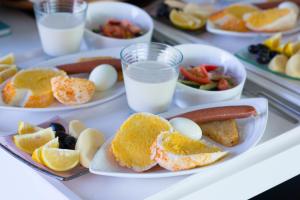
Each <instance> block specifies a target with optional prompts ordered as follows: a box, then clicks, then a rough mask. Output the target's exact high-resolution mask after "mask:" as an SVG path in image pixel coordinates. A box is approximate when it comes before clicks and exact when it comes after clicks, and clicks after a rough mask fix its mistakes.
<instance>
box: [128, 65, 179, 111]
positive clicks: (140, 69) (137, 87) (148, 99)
mask: <svg viewBox="0 0 300 200" xmlns="http://www.w3.org/2000/svg"><path fill="white" fill-rule="evenodd" d="M177 78H178V73H177V72H176V71H175V69H174V68H171V67H169V66H167V65H165V64H164V63H159V62H157V61H142V62H138V63H135V64H131V65H128V67H127V68H126V70H125V71H124V81H125V87H126V96H127V101H128V105H129V107H130V108H131V109H133V110H134V111H137V112H151V113H160V112H164V111H166V110H167V109H168V107H169V105H170V103H171V102H172V99H173V95H174V90H175V86H176V82H177Z"/></svg>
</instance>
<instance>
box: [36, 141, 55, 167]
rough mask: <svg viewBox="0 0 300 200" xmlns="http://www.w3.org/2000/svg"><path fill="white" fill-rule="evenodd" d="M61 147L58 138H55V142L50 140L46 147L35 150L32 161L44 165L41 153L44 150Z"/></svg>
mask: <svg viewBox="0 0 300 200" xmlns="http://www.w3.org/2000/svg"><path fill="white" fill-rule="evenodd" d="M58 147H59V142H58V137H57V138H54V139H53V140H50V141H49V142H48V143H46V144H45V145H44V146H41V147H39V148H37V149H35V150H34V152H33V154H32V156H31V157H32V160H34V161H35V162H38V163H40V164H44V163H43V161H42V158H41V151H42V148H58Z"/></svg>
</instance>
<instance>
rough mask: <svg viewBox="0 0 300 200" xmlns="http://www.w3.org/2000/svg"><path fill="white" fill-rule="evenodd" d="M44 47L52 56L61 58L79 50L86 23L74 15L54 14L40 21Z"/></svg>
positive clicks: (39, 27)
mask: <svg viewBox="0 0 300 200" xmlns="http://www.w3.org/2000/svg"><path fill="white" fill-rule="evenodd" d="M37 24H38V29H39V33H40V38H41V41H42V46H43V49H44V51H45V53H47V54H48V55H50V56H60V55H65V54H69V53H74V52H76V51H78V50H79V48H80V42H81V38H82V36H83V30H84V21H83V20H82V19H80V18H79V17H78V16H75V15H73V14H72V13H53V14H49V15H46V16H43V17H41V19H39V20H38V23H37Z"/></svg>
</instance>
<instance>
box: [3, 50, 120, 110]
mask: <svg viewBox="0 0 300 200" xmlns="http://www.w3.org/2000/svg"><path fill="white" fill-rule="evenodd" d="M121 49H122V48H107V49H101V50H94V51H86V52H80V53H77V54H72V55H68V56H62V57H58V58H54V59H50V60H48V61H45V62H42V63H38V64H36V65H34V66H32V67H43V68H45V67H48V68H52V67H55V66H57V65H61V64H67V63H72V62H77V61H78V59H80V58H88V57H96V56H111V57H115V58H119V57H120V51H121ZM3 87H4V84H2V85H0V91H2V88H3ZM124 93H125V87H124V82H118V83H117V84H115V85H114V86H113V87H112V88H111V89H109V90H107V91H104V92H95V95H94V97H93V99H92V100H91V101H90V102H88V103H85V104H80V105H74V106H67V105H63V104H61V103H59V102H55V103H53V104H52V105H51V106H49V107H47V108H23V107H16V106H10V105H6V104H5V103H4V102H3V101H2V95H0V110H15V111H30V112H54V111H66V110H74V109H81V108H87V107H92V106H96V105H99V104H103V103H105V102H108V101H111V100H113V99H115V98H117V97H119V96H120V95H122V94H124Z"/></svg>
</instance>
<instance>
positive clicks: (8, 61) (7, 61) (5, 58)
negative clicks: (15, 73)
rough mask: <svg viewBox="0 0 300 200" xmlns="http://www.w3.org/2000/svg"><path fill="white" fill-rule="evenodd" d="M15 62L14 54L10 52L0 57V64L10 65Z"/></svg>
mask: <svg viewBox="0 0 300 200" xmlns="http://www.w3.org/2000/svg"><path fill="white" fill-rule="evenodd" d="M14 63H15V56H14V54H12V53H10V54H7V55H6V56H3V57H1V58H0V64H6V65H12V64H14Z"/></svg>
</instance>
